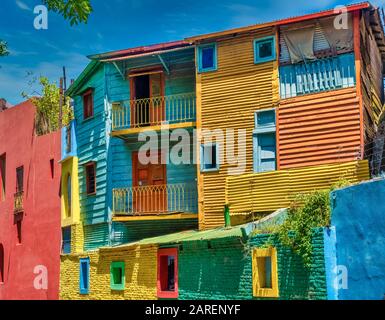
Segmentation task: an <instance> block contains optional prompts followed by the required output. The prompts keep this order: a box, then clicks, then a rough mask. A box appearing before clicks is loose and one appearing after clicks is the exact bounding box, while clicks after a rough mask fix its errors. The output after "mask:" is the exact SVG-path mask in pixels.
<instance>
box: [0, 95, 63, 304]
mask: <svg viewBox="0 0 385 320" xmlns="http://www.w3.org/2000/svg"><path fill="white" fill-rule="evenodd" d="M35 113H36V109H35V106H34V105H33V104H32V103H31V102H30V101H26V102H23V103H21V104H19V105H17V106H14V107H11V108H9V109H6V110H4V111H2V112H0V300H6V299H12V300H13V299H17V300H19V299H41V300H46V299H50V300H54V299H58V296H59V292H58V290H59V273H60V270H59V269H60V256H59V253H60V245H61V238H60V179H61V171H60V169H61V168H60V165H59V163H58V162H59V160H60V132H54V133H51V134H46V135H42V136H37V135H36V134H35Z"/></svg>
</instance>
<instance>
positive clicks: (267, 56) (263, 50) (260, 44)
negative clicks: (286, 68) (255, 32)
mask: <svg viewBox="0 0 385 320" xmlns="http://www.w3.org/2000/svg"><path fill="white" fill-rule="evenodd" d="M275 58H276V52H275V37H266V38H262V39H256V40H254V63H262V62H267V61H273V60H275Z"/></svg>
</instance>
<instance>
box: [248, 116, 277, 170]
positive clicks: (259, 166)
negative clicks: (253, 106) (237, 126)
mask: <svg viewBox="0 0 385 320" xmlns="http://www.w3.org/2000/svg"><path fill="white" fill-rule="evenodd" d="M253 149H254V151H253V153H254V172H266V171H273V170H276V125H275V110H264V111H257V112H256V113H255V129H254V132H253Z"/></svg>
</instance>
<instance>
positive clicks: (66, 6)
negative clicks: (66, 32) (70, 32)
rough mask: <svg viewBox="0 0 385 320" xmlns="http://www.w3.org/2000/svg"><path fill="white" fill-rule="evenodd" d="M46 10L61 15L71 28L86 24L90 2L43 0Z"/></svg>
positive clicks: (85, 0) (80, 0)
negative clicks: (82, 23)
mask: <svg viewBox="0 0 385 320" xmlns="http://www.w3.org/2000/svg"><path fill="white" fill-rule="evenodd" d="M43 3H44V4H45V5H46V6H47V8H48V10H50V11H54V12H57V13H59V14H61V15H62V16H63V17H64V19H66V20H69V22H70V24H71V26H72V25H77V24H79V23H81V22H84V23H87V21H88V17H89V15H90V13H91V12H92V6H91V3H90V0H43Z"/></svg>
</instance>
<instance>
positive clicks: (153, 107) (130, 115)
mask: <svg viewBox="0 0 385 320" xmlns="http://www.w3.org/2000/svg"><path fill="white" fill-rule="evenodd" d="M195 112H196V102H195V93H183V94H175V95H169V96H159V97H152V98H146V99H138V100H126V101H120V102H114V103H113V104H112V130H122V129H128V128H141V127H148V126H156V125H161V124H162V123H183V122H193V121H195Z"/></svg>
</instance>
